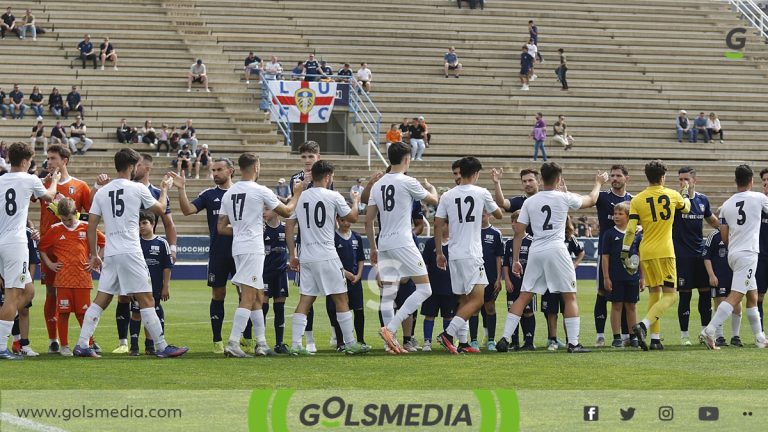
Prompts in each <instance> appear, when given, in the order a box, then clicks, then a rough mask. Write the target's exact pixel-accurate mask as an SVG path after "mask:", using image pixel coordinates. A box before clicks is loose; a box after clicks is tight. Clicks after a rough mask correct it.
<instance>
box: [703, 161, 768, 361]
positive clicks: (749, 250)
mask: <svg viewBox="0 0 768 432" xmlns="http://www.w3.org/2000/svg"><path fill="white" fill-rule="evenodd" d="M752 176H753V173H752V168H750V167H749V165H739V166H738V167H736V188H737V190H738V192H737V193H735V194H733V196H731V197H730V198H728V199H727V200H726V201H725V203H724V204H723V206H722V207H720V236H721V237H722V241H723V243H725V244H726V246H728V265H729V266H730V267H731V269H732V270H733V281H732V283H731V293H730V294H728V297H727V298H726V299H725V301H724V302H722V303H720V305H719V306H718V307H717V311H716V312H715V316H713V317H712V319H711V320H710V322H709V325H707V326H706V327H705V328H704V330H702V331H701V335H700V336H699V339H701V342H702V343H704V344H705V345H706V346H707V348H709V349H712V350H718V349H720V347H718V346H717V345H716V344H715V331H716V330H717V327H718V326H721V325H722V324H723V322H725V320H726V319H728V317H730V316H731V314H732V313H733V308H734V306H736V305H738V304H740V303H741V299H742V298H743V297H744V296H745V295H746V296H747V319H748V320H749V325H750V327H752V332H753V333H754V334H755V345H757V347H758V348H765V347H766V346H767V345H768V342H766V339H765V333H763V330H762V328H761V325H760V313H759V312H758V310H757V284H756V283H755V269H756V267H757V256H758V253H759V252H760V236H759V235H758V233H759V232H760V222H761V220H760V219H761V212H768V196H765V195H764V194H761V193H758V192H752Z"/></svg>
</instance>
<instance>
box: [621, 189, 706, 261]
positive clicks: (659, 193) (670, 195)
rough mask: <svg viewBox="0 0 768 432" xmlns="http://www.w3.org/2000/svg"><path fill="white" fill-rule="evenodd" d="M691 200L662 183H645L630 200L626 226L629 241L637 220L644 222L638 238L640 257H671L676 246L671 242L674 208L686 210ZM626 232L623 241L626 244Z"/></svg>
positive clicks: (689, 207)
mask: <svg viewBox="0 0 768 432" xmlns="http://www.w3.org/2000/svg"><path fill="white" fill-rule="evenodd" d="M690 209H691V201H690V200H688V199H687V198H683V196H682V195H680V193H679V192H677V191H676V190H673V189H669V188H666V187H664V186H660V185H657V186H648V187H647V188H645V190H643V191H642V192H640V193H639V194H637V195H636V196H635V197H634V198H632V201H631V202H630V210H629V226H628V227H627V231H626V232H627V234H630V233H631V234H632V235H631V236H629V238H630V244H631V242H632V240H634V233H635V227H636V226H637V223H638V222H639V223H640V225H642V226H643V241H642V242H640V259H641V260H643V261H645V260H650V259H658V258H674V256H675V246H674V244H673V243H672V224H673V223H674V221H675V212H676V211H678V210H679V211H681V212H683V213H688V212H689V211H690ZM626 238H627V237H626V236H625V242H624V244H627V242H626Z"/></svg>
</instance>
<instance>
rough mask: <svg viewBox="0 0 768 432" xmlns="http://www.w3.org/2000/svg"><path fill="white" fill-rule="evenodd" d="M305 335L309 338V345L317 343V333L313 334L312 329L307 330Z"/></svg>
mask: <svg viewBox="0 0 768 432" xmlns="http://www.w3.org/2000/svg"><path fill="white" fill-rule="evenodd" d="M304 337H305V338H307V345H309V344H313V343H315V335H314V334H312V330H307V331H305V332H304Z"/></svg>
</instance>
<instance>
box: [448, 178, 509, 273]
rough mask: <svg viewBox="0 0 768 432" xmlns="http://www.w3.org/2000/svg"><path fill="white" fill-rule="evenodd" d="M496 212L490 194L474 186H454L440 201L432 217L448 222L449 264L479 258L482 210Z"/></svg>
mask: <svg viewBox="0 0 768 432" xmlns="http://www.w3.org/2000/svg"><path fill="white" fill-rule="evenodd" d="M497 208H499V207H498V206H497V205H496V203H495V202H494V201H493V197H491V193H490V192H488V190H487V189H483V188H481V187H478V186H475V185H461V186H456V187H454V188H453V189H451V190H449V191H448V192H446V193H444V194H443V196H442V197H440V203H439V204H438V206H437V213H435V216H436V217H439V218H441V219H446V220H447V221H448V231H449V238H450V241H449V242H448V256H449V257H450V258H451V260H458V259H465V258H482V257H483V245H482V241H481V240H482V239H481V238H480V231H481V230H482V226H483V210H485V211H487V212H488V213H493V212H494V211H496V209H497Z"/></svg>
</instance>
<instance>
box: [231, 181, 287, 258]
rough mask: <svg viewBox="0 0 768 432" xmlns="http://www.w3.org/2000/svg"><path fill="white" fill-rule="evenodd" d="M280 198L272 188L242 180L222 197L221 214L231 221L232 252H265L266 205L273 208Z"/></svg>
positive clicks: (278, 203) (267, 207)
mask: <svg viewBox="0 0 768 432" xmlns="http://www.w3.org/2000/svg"><path fill="white" fill-rule="evenodd" d="M278 205H280V201H279V200H278V199H277V196H276V195H275V193H274V192H272V190H271V189H269V188H268V187H265V186H262V185H260V184H258V183H256V182H253V181H246V180H241V181H239V182H237V183H235V184H233V185H232V187H231V188H229V189H228V190H227V192H226V193H225V194H224V196H223V197H222V198H221V209H220V210H219V215H225V216H227V217H228V218H229V223H230V224H232V232H233V235H234V239H233V241H232V255H244V254H257V255H264V209H265V208H266V209H269V210H274V209H275V207H277V206H278Z"/></svg>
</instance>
